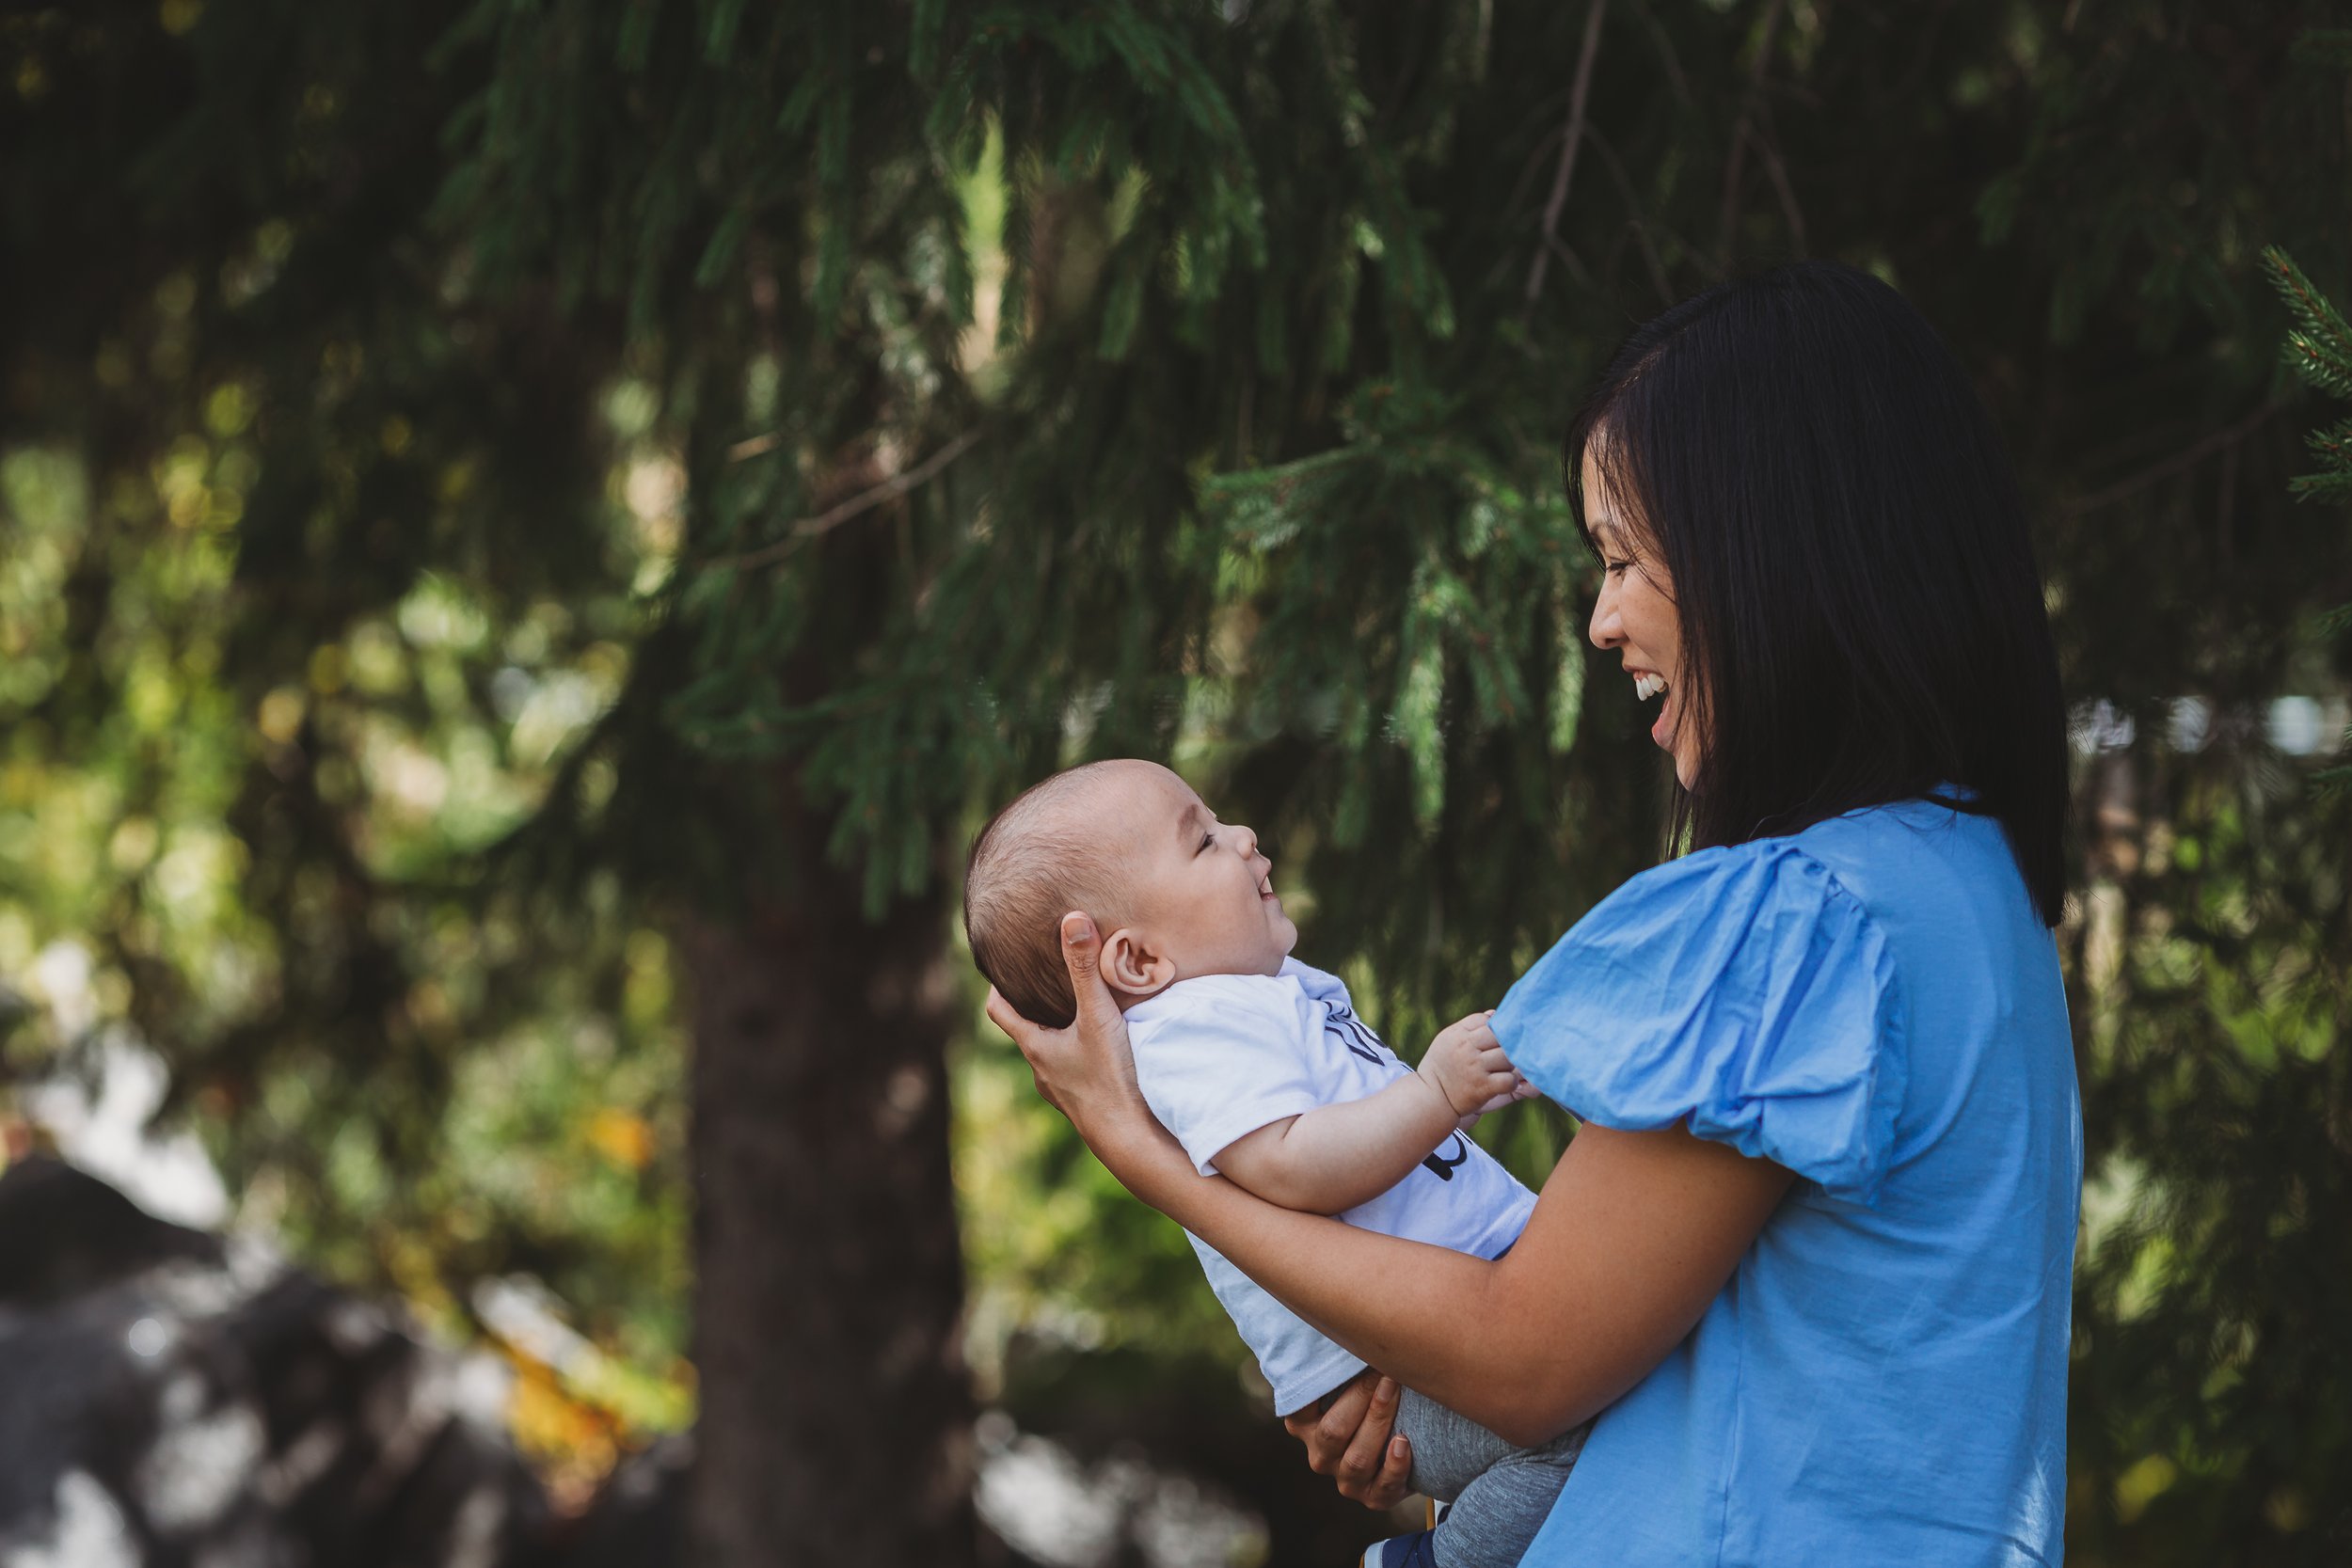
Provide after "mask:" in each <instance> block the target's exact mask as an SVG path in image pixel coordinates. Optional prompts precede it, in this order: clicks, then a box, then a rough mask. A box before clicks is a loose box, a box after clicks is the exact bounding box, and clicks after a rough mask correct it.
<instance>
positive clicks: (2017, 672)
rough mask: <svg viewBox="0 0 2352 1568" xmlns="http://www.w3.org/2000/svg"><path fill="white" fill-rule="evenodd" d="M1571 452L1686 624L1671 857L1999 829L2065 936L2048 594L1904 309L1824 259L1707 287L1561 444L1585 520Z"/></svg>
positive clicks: (1626, 351)
mask: <svg viewBox="0 0 2352 1568" xmlns="http://www.w3.org/2000/svg"><path fill="white" fill-rule="evenodd" d="M1588 451H1589V452H1590V454H1591V456H1592V458H1593V460H1594V464H1595V467H1597V470H1598V471H1599V473H1600V475H1601V478H1602V481H1603V483H1606V485H1607V486H1608V488H1609V491H1610V493H1611V494H1612V496H1613V497H1614V498H1616V499H1617V500H1618V502H1619V504H1620V505H1621V506H1622V507H1624V508H1626V509H1628V510H1629V511H1631V512H1632V513H1633V516H1632V517H1630V518H1629V519H1627V521H1628V522H1629V523H1630V524H1631V525H1632V526H1633V527H1634V529H1635V530H1636V532H1637V537H1639V538H1640V539H1641V540H1642V541H1643V542H1644V543H1643V545H1642V546H1641V548H1642V549H1645V550H1654V551H1655V552H1656V555H1657V558H1658V560H1659V562H1661V564H1662V565H1663V566H1664V568H1665V572H1666V575H1667V576H1668V577H1669V578H1671V579H1672V592H1673V594H1674V598H1675V602H1676V606H1677V610H1678V612H1679V615H1680V618H1681V624H1682V648H1681V669H1680V671H1679V673H1678V676H1677V702H1678V703H1679V704H1680V705H1681V711H1682V714H1683V719H1682V722H1685V723H1697V724H1700V725H1701V726H1702V728H1701V731H1700V733H1701V735H1702V736H1704V737H1705V740H1704V744H1703V746H1702V748H1701V752H1700V755H1699V759H1698V764H1697V770H1696V775H1695V777H1694V778H1693V779H1692V784H1691V787H1690V788H1689V789H1687V790H1685V789H1682V788H1681V787H1680V786H1679V785H1677V790H1676V796H1675V810H1674V820H1673V838H1674V841H1675V842H1678V843H1681V844H1684V845H1687V846H1688V847H1691V848H1694V849H1698V848H1707V847H1712V846H1715V845H1724V844H1742V843H1745V842H1747V841H1749V840H1751V839H1756V838H1765V837H1771V836H1774V835H1777V834H1783V833H1792V832H1798V831H1799V830H1800V829H1803V828H1805V827H1807V826H1810V825H1811V824H1813V823H1815V822H1819V821H1821V820H1823V819H1825V818H1828V817H1832V816H1837V815H1839V814H1840V813H1843V812H1848V811H1851V810H1854V809H1855V808H1857V807H1860V806H1868V805H1876V804H1879V803H1881V802H1883V801H1889V800H1906V799H1910V798H1913V797H1928V798H1931V799H1939V800H1943V801H1944V802H1945V803H1946V804H1948V805H1953V806H1956V807H1958V808H1959V809H1961V810H1963V811H1969V812H1973V813H1976V814H1979V815H1983V816H1994V817H1997V818H1999V819H2000V822H2001V826H2002V828H2003V829H2004V831H2005V832H2007V834H2008V837H2009V844H2010V850H2011V851H2012V852H2013V853H2014V854H2015V856H2016V858H2017V865H2018V869H2019V871H2020V872H2022V873H2023V875H2024V877H2025V880H2026V888H2027V890H2028V891H2029V892H2030V894H2031V895H2032V897H2033V901H2034V904H2035V905H2036V907H2037V908H2038V909H2039V910H2040V911H2041V913H2042V919H2043V920H2044V921H2046V922H2047V923H2049V924H2050V925H2053V926H2055V925H2057V924H2058V911H2059V906H2060V904H2061V902H2062V900H2063V898H2064V895H2065V881H2066V872H2065V853H2064V847H2063V840H2064V835H2065V818H2066V801H2067V784H2066V715H2065V708H2064V705H2063V703H2062V701H2061V699H2060V697H2059V695H2058V656H2057V652H2056V650H2055V648H2054V647H2053V646H2052V643H2051V641H2050V627H2049V622H2048V619H2047V616H2046V613H2045V611H2044V610H2043V606H2042V577H2041V574H2040V572H2039V571H2037V570H2036V568H2035V566H2034V560H2033V550H2032V546H2031V544H2030V543H2029V541H2028V540H2027V538H2026V516H2025V506H2024V503H2023V501H2022V500H2021V499H2020V498H2019V495H2018V491H2017V481H2016V478H2015V476H2014V475H2013V474H2012V473H2011V472H2010V465H2009V460H2008V458H2007V456H2006V455H2005V454H2004V453H2003V451H2002V450H2001V444H2000V441H1999V438H1998V437H1997V436H1995V435H1994V431H1993V425H1992V421H1991V420H1989V419H1988V418H1987V417H1986V414H1985V411H1984V408H1983V405H1982V404H1980V403H1979V401H1978V399H1977V396H1976V394H1975V392H1974V391H1973V390H1972V389H1971V388H1970V387H1969V385H1968V383H1967V381H1966V379H1965V378H1964V377H1963V375H1962V373H1961V370H1960V367H1959V365H1958V364H1956V363H1955V362H1954V361H1953V358H1952V356H1951V353H1950V351H1949V350H1948V349H1947V348H1946V347H1945V346H1944V343H1943V341H1942V340H1940V339H1939V338H1937V337H1936V335H1935V331H1934V329H1933V328H1932V327H1931V326H1929V325H1928V324H1927V322H1926V321H1925V320H1924V319H1922V318H1921V316H1920V315H1919V313H1918V311H1916V310H1915V309H1912V308H1911V306H1910V305H1909V304H1908V303H1906V302H1905V301H1904V299H1903V298H1902V296H1901V295H1900V294H1898V293H1896V292H1895V291H1894V290H1893V289H1891V288H1888V287H1887V286H1886V285H1885V284H1884V283H1883V282H1881V281H1879V280H1878V279H1877V278H1875V277H1871V276H1870V275H1869V274H1867V273H1865V272H1861V271H1857V270H1856V269H1854V268H1852V267H1848V266H1840V265H1837V264H1836V263H1833V262H1826V261H1805V262H1800V263H1797V264H1795V265H1792V266H1784V267H1778V268H1774V269H1773V270H1772V271H1770V272H1764V273H1759V274H1757V275H1756V276H1754V277H1746V278H1742V279H1740V280H1738V281H1735V282H1730V283H1724V284H1720V285H1718V286H1717V287H1715V288H1712V289H1709V290H1708V291H1707V292H1706V293H1702V294H1698V295H1696V296H1694V297H1692V298H1691V299H1688V300H1685V301H1683V302H1682V303H1681V304H1679V305H1677V306H1676V307H1675V308H1674V309H1671V310H1668V311H1667V312H1666V313H1665V314H1663V315H1661V316H1660V317H1658V318H1657V319H1656V320H1655V321H1652V322H1649V323H1647V324H1646V325H1644V326H1642V327H1640V328H1639V329H1638V330H1636V331H1635V332H1634V333H1633V334H1632V336H1631V337H1629V338H1628V339H1627V340H1626V341H1625V343H1624V344H1623V345H1622V346H1621V347H1620V348H1619V349H1618V351H1617V354H1616V356H1615V357H1614V358H1613V359H1612V360H1611V362H1610V365H1609V368H1608V370H1607V372H1605V373H1604V374H1603V375H1602V377H1601V380H1600V384H1599V386H1598V388H1596V390H1595V391H1594V393H1593V395H1592V397H1591V398H1590V399H1589V400H1588V401H1587V402H1586V404H1585V405H1584V407H1583V408H1582V409H1581V411H1580V412H1579V413H1578V415H1577V418H1576V420H1575V422H1574V423H1573V424H1572V425H1571V426H1570V427H1569V431H1568V437H1567V450H1566V456H1567V479H1568V493H1569V495H1570V496H1571V497H1572V498H1573V499H1574V500H1575V503H1576V506H1577V509H1578V515H1579V517H1580V520H1581V519H1582V517H1583V502H1584V498H1583V495H1582V485H1581V479H1582V466H1583V460H1584V458H1585V456H1586V454H1587V452H1588ZM1584 527H1585V537H1586V539H1587V541H1588V542H1590V541H1591V539H1592V531H1591V525H1590V524H1589V522H1587V523H1585V524H1584ZM1595 547H1596V550H1597V547H1598V546H1597V545H1596V546H1595ZM1953 786H1958V787H1957V788H1954V787H1953Z"/></svg>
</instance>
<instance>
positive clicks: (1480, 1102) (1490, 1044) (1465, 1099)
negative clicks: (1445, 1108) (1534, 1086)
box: [1421, 1009, 1534, 1120]
mask: <svg viewBox="0 0 2352 1568" xmlns="http://www.w3.org/2000/svg"><path fill="white" fill-rule="evenodd" d="M1494 1016H1495V1015H1494V1012H1493V1010H1492V1009H1488V1010H1487V1011H1486V1012H1483V1013H1472V1014H1470V1016H1469V1017H1468V1018H1465V1019H1462V1020H1460V1021H1458V1022H1454V1023H1450V1024H1448V1025H1446V1027H1445V1028H1443V1029H1441V1030H1439V1031H1438V1037H1437V1038H1436V1039H1434V1040H1431V1041H1430V1042H1429V1050H1428V1052H1427V1053H1425V1054H1424V1055H1423V1056H1422V1059H1421V1075H1422V1077H1424V1078H1426V1079H1428V1080H1429V1082H1430V1083H1431V1084H1432V1085H1435V1086H1436V1088H1437V1090H1438V1093H1439V1094H1441V1095H1443V1096H1445V1102H1446V1103H1447V1104H1448V1105H1451V1106H1452V1107H1453V1108H1454V1115H1455V1116H1457V1117H1462V1118H1464V1119H1465V1120H1469V1119H1471V1118H1475V1117H1479V1116H1481V1115H1483V1114H1484V1113H1486V1112H1487V1111H1499V1110H1501V1109H1502V1107H1503V1106H1505V1105H1508V1104H1510V1103H1511V1101H1515V1100H1521V1099H1524V1098H1526V1096H1527V1095H1529V1094H1531V1093H1533V1092H1534V1091H1533V1090H1531V1089H1530V1088H1529V1087H1528V1085H1527V1081H1526V1080H1525V1079H1523V1078H1521V1077H1520V1076H1519V1075H1518V1070H1517V1069H1514V1068H1513V1067H1512V1066H1511V1059H1510V1058H1509V1057H1507V1056H1505V1055H1504V1054H1503V1053H1502V1042H1501V1041H1500V1040H1497V1039H1496V1038H1495V1032H1494V1031H1493V1030H1492V1029H1491V1028H1489V1027H1487V1022H1486V1021H1487V1020H1489V1019H1491V1018H1493V1017H1494Z"/></svg>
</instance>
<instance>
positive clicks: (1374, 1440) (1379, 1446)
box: [1332, 1377, 1413, 1508]
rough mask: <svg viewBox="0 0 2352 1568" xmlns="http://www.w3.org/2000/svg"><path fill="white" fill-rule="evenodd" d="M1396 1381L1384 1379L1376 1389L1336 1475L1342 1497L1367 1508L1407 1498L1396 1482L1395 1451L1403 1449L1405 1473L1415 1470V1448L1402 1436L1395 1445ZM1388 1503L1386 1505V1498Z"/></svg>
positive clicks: (1333, 1473)
mask: <svg viewBox="0 0 2352 1568" xmlns="http://www.w3.org/2000/svg"><path fill="white" fill-rule="evenodd" d="M1397 1395H1398V1389H1397V1385H1396V1379H1394V1378H1392V1377H1384V1378H1382V1379H1380V1381H1379V1382H1378V1383H1376V1384H1375V1385H1374V1386H1373V1389H1372V1398H1371V1400H1370V1401H1369V1402H1367V1403H1366V1405H1365V1407H1364V1413H1363V1418H1362V1419H1361V1420H1360V1421H1359V1422H1358V1424H1357V1427H1356V1431H1355V1433H1354V1434H1353V1435H1352V1436H1351V1437H1350V1438H1349V1439H1348V1443H1347V1448H1346V1449H1345V1450H1344V1451H1343V1452H1342V1453H1341V1455H1340V1458H1339V1464H1338V1465H1337V1467H1336V1468H1335V1469H1334V1470H1333V1471H1332V1475H1333V1477H1334V1479H1335V1480H1337V1481H1338V1482H1339V1487H1340V1496H1341V1497H1351V1498H1353V1499H1355V1500H1356V1501H1357V1502H1359V1503H1362V1504H1363V1505H1364V1506H1365V1507H1366V1508H1385V1507H1387V1506H1388V1505H1389V1503H1391V1502H1394V1501H1395V1500H1396V1499H1397V1498H1398V1497H1403V1496H1404V1495H1405V1494H1404V1492H1403V1491H1402V1490H1401V1489H1399V1488H1397V1487H1396V1486H1395V1485H1394V1483H1393V1481H1392V1474H1395V1473H1401V1472H1399V1466H1398V1464H1397V1459H1396V1454H1395V1449H1398V1448H1399V1447H1403V1448H1404V1449H1405V1460H1404V1464H1403V1466H1402V1469H1403V1470H1404V1471H1409V1470H1410V1469H1411V1468H1412V1463H1413V1462H1412V1447H1411V1445H1410V1444H1407V1443H1406V1442H1405V1440H1404V1438H1403V1436H1402V1435H1398V1436H1396V1437H1395V1438H1394V1440H1393V1441H1391V1433H1394V1432H1395V1431H1396V1402H1397ZM1383 1497H1386V1501H1383V1500H1382V1499H1383Z"/></svg>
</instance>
